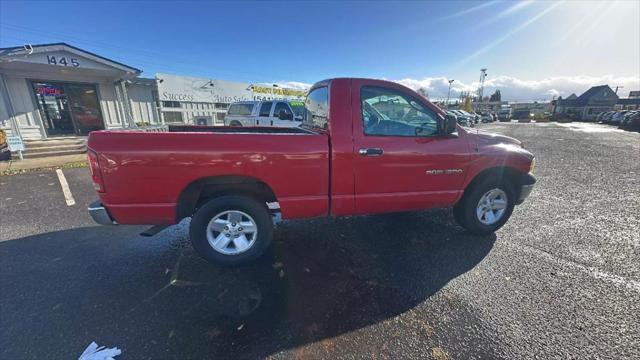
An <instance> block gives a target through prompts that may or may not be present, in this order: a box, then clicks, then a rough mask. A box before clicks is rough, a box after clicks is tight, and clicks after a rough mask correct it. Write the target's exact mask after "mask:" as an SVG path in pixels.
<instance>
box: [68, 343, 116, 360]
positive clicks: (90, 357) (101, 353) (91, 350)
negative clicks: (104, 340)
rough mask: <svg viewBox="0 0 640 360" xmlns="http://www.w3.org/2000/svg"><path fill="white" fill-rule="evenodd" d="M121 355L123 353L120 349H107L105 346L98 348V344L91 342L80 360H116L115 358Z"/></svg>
mask: <svg viewBox="0 0 640 360" xmlns="http://www.w3.org/2000/svg"><path fill="white" fill-rule="evenodd" d="M120 354H122V351H120V349H118V348H110V349H107V348H106V347H105V346H101V347H98V344H96V343H95V342H91V344H89V346H87V348H86V349H85V350H84V352H83V353H82V355H80V357H79V358H78V360H115V359H114V358H113V357H114V356H118V355H120Z"/></svg>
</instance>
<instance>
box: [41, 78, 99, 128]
mask: <svg viewBox="0 0 640 360" xmlns="http://www.w3.org/2000/svg"><path fill="white" fill-rule="evenodd" d="M32 85H33V91H34V94H35V97H36V100H37V102H38V108H39V110H40V115H41V117H42V122H43V125H44V128H45V131H46V132H47V135H49V136H53V135H87V134H89V132H91V131H94V130H101V129H104V121H103V118H102V113H101V112H100V103H99V102H98V94H97V91H96V87H95V86H94V85H89V84H77V83H58V82H34V83H33V84H32Z"/></svg>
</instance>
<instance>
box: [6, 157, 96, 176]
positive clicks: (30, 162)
mask: <svg viewBox="0 0 640 360" xmlns="http://www.w3.org/2000/svg"><path fill="white" fill-rule="evenodd" d="M86 161H87V154H73V155H62V156H52V157H44V158H35V159H24V160H11V161H0V175H4V174H5V173H7V172H10V171H12V170H16V171H20V170H32V169H42V168H52V167H59V166H64V165H68V164H74V163H83V162H84V163H86ZM79 165H81V164H79Z"/></svg>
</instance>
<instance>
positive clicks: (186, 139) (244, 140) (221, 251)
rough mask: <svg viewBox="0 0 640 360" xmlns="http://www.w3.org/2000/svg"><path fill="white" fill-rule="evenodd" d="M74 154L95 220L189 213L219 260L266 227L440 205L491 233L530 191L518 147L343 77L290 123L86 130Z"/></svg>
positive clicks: (269, 233) (390, 87)
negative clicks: (82, 147) (83, 157)
mask: <svg viewBox="0 0 640 360" xmlns="http://www.w3.org/2000/svg"><path fill="white" fill-rule="evenodd" d="M88 158H89V163H90V168H91V176H92V180H93V183H94V185H95V188H96V190H97V192H98V196H99V198H100V199H99V200H98V201H96V202H95V203H93V204H91V205H90V207H89V212H90V214H91V215H92V217H93V218H94V219H95V220H96V221H97V222H98V223H101V224H150V225H155V226H156V228H158V227H160V226H167V225H171V224H176V223H178V222H179V221H181V220H182V219H184V218H187V217H191V218H192V219H191V223H190V238H191V242H192V244H193V247H194V248H195V250H196V251H197V252H198V253H199V254H200V255H201V256H202V257H204V258H205V259H207V260H209V261H212V262H215V263H219V264H224V265H234V264H240V263H244V262H247V261H250V260H253V259H255V258H257V257H259V256H260V255H261V254H262V253H263V252H264V251H265V249H266V248H267V247H268V246H269V243H270V242H271V239H272V237H273V229H274V223H275V222H277V221H278V220H280V219H299V218H310V217H319V216H346V215H360V214H374V213H387V212H400V211H410V210H419V209H429V208H437V207H453V210H454V211H453V214H454V216H455V219H456V220H457V222H458V223H459V224H460V225H461V226H463V227H464V228H466V229H467V230H468V231H470V232H472V233H476V234H487V233H491V232H493V231H496V230H497V229H499V228H500V227H502V226H503V225H504V224H505V222H506V221H507V219H509V217H510V216H511V213H512V211H513V209H514V206H515V205H518V204H520V203H521V202H522V201H524V199H525V198H526V197H527V196H528V195H529V193H530V192H531V190H532V188H533V184H534V183H535V178H534V177H533V176H532V175H531V171H532V168H533V166H534V165H533V164H534V157H533V155H532V154H531V153H530V152H529V151H527V150H525V149H524V148H523V147H522V145H521V143H520V142H519V141H518V140H515V139H513V138H510V137H506V136H501V135H495V134H490V133H486V132H482V131H479V130H475V129H468V128H463V127H460V126H458V125H457V124H456V121H455V118H454V117H451V116H447V115H446V114H445V112H443V111H442V110H441V109H439V108H438V107H436V106H435V105H433V104H432V103H430V102H429V101H428V100H427V99H425V98H424V97H422V96H420V95H418V94H417V93H415V92H414V91H412V90H410V89H408V88H406V87H404V86H402V85H399V84H396V83H393V82H388V81H382V80H372V79H356V78H337V79H330V80H325V81H321V82H318V83H316V84H315V85H313V87H312V88H311V89H310V90H309V93H308V95H307V98H306V101H305V116H304V120H303V123H302V125H301V126H300V127H297V128H274V127H267V128H264V127H242V128H234V127H212V126H177V127H172V128H170V130H169V131H168V132H148V133H147V132H136V131H95V132H92V133H91V134H90V136H89V140H88Z"/></svg>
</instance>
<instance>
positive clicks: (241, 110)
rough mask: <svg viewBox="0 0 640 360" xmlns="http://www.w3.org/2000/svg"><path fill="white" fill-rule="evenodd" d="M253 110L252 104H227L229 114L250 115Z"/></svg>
mask: <svg viewBox="0 0 640 360" xmlns="http://www.w3.org/2000/svg"><path fill="white" fill-rule="evenodd" d="M252 112H253V104H231V106H229V111H228V114H229V115H251V113H252Z"/></svg>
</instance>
